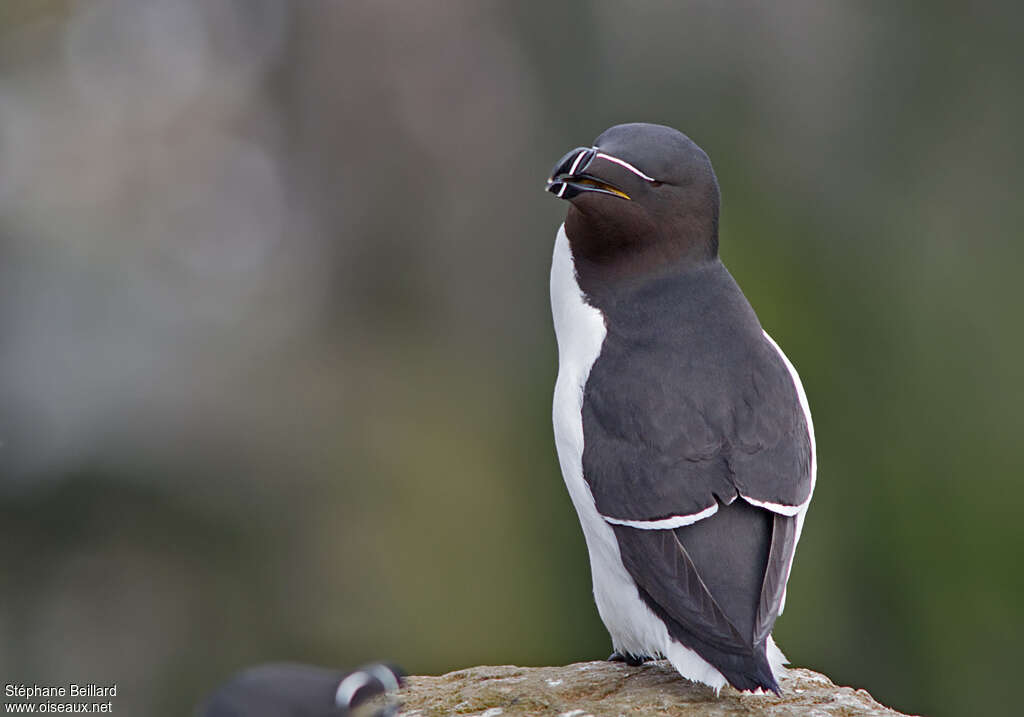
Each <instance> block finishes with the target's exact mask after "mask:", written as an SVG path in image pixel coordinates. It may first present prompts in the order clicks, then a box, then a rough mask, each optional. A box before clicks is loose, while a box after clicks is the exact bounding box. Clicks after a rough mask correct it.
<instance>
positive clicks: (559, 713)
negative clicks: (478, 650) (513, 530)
mask: <svg viewBox="0 0 1024 717" xmlns="http://www.w3.org/2000/svg"><path fill="white" fill-rule="evenodd" d="M780 684H781V686H782V697H776V696H775V695H772V694H767V695H765V694H750V693H744V692H738V691H736V690H734V689H732V688H730V687H726V688H725V689H723V690H722V692H721V694H720V695H717V696H716V695H715V692H714V690H712V689H710V688H708V687H705V686H703V685H698V684H694V683H692V682H689V681H687V680H684V679H682V678H681V677H680V676H679V674H678V673H677V672H676V671H675V670H673V669H672V667H671V665H669V664H668V663H667V662H649V663H647V664H645V665H641V666H640V667H629V666H628V665H625V664H622V663H619V662H581V663H576V664H572V665H565V666H564V667H515V666H511V665H503V666H497V667H471V668H468V669H464V670H457V671H455V672H449V673H448V674H446V675H440V676H437V677H425V676H414V677H410V678H408V681H407V684H406V686H405V688H404V689H403V690H402V691H401V692H400V693H399V695H398V699H399V700H400V702H401V712H400V716H401V717H440V716H442V715H460V716H462V717H470V716H472V717H515V716H516V715H552V716H553V717H587V716H588V715H589V716H591V717H606V716H609V717H618V716H619V715H633V714H639V715H644V714H649V715H673V716H675V715H679V716H689V715H693V716H696V715H700V716H701V717H715V716H717V715H740V714H746V715H771V717H787V716H789V715H793V716H796V715H803V716H807V717H810V716H812V715H813V716H814V717H826V716H832V715H835V716H837V717H838V716H841V717H850V716H852V715H869V716H871V715H878V716H880V717H881V716H884V717H900V713H899V712H896V711H894V710H891V709H889V708H888V707H885V706H883V705H880V704H879V703H877V702H875V700H874V699H872V697H871V695H869V694H868V693H867V692H866V691H865V690H855V689H853V688H851V687H837V686H836V685H834V684H833V683H832V681H831V680H829V679H828V678H827V677H825V676H824V675H821V674H818V673H817V672H813V671H811V670H805V669H791V670H787V671H786V673H785V674H784V675H783V677H782V680H781V681H780Z"/></svg>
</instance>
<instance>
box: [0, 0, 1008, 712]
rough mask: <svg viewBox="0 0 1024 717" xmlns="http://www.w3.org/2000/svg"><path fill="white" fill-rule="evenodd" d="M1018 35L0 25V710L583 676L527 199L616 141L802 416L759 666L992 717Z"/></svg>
mask: <svg viewBox="0 0 1024 717" xmlns="http://www.w3.org/2000/svg"><path fill="white" fill-rule="evenodd" d="M1021 8H1022V6H1021V5H1019V4H1015V3H1005V4H1004V5H1002V6H1001V5H999V4H997V3H979V4H970V5H968V4H966V3H818V2H812V1H810V0H806V1H804V2H782V3H753V2H743V3H716V2H695V3H669V2H664V3H655V2H643V3H635V4H631V5H628V6H627V5H625V4H623V3H615V2H571V1H568V0H567V1H563V2H559V3H540V2H529V3H528V2H523V3H498V2H476V1H470V0H466V1H463V2H452V1H446V2H433V3H403V2H397V1H376V2H370V1H367V2H344V3H342V2H296V3H288V4H286V3H280V2H277V1H276V0H261V1H259V2H256V1H250V0H245V1H243V0H235V1H229V0H214V1H213V2H204V1H203V0H187V1H186V0H181V1H179V2H158V1H155V0H97V1H95V2H80V3H74V2H44V1H42V0H6V2H4V3H3V4H2V5H0V544H2V546H3V560H2V561H0V680H2V681H4V682H29V683H32V682H37V683H51V682H60V681H64V680H74V681H78V682H85V681H97V682H101V683H109V682H112V681H116V682H117V683H118V685H119V692H118V697H117V698H116V703H115V711H116V712H118V713H120V714H132V715H167V716H168V717H170V716H171V715H182V714H186V713H187V712H188V710H189V709H190V706H191V705H192V704H193V703H194V702H195V701H196V699H197V698H198V697H199V696H200V695H201V694H202V693H203V692H204V691H205V690H207V689H209V688H210V687H211V686H213V685H214V684H215V683H216V682H218V681H219V680H221V679H223V678H224V677H225V676H226V675H228V674H229V673H230V672H232V671H233V670H235V669H238V668H240V667H242V666H244V665H246V664H249V663H253V662H258V661H265V660H271V659H274V660H284V659H287V660H300V661H306V662H318V663H322V664H331V665H351V664H355V663H360V662H363V661H366V660H369V659H372V658H378V657H388V658H391V659H394V660H396V661H398V662H400V663H401V664H403V665H405V666H406V667H407V668H408V669H409V670H410V671H412V672H418V673H439V672H442V671H447V670H450V669H454V668H458V667H464V666H469V665H473V664H478V663H516V664H525V665H537V664H553V663H564V662H568V661H572V660H585V659H594V658H603V657H605V656H606V655H607V654H608V652H609V649H610V646H609V643H608V638H607V635H606V633H605V631H604V629H603V627H602V625H601V623H600V621H599V619H598V616H597V614H596V610H595V608H594V607H593V603H592V599H591V596H590V576H589V568H588V565H587V558H586V552H585V548H584V544H583V539H582V535H581V533H580V529H579V526H578V523H577V520H576V517H575V514H574V512H573V509H572V506H571V504H570V502H569V499H568V496H567V494H566V492H565V489H564V487H563V485H562V480H561V477H560V474H559V471H558V467H557V463H556V460H555V454H554V448H553V442H552V437H551V430H550V418H549V416H550V396H551V389H552V384H553V381H554V377H555V370H556V368H555V362H556V355H555V345H554V338H553V334H552V329H551V325H550V317H549V309H548V297H547V272H548V265H549V261H550V255H551V249H552V244H553V240H554V234H555V229H556V227H557V225H558V223H559V222H560V221H561V218H562V216H563V214H564V211H565V205H564V204H562V203H560V202H557V201H556V200H554V199H553V198H551V197H550V196H548V195H546V194H544V192H543V191H542V190H543V180H544V178H545V177H546V175H547V172H548V170H549V169H550V167H551V165H552V164H553V162H554V161H555V160H556V159H557V158H558V157H560V156H561V155H562V154H563V153H564V152H565V151H567V150H568V149H570V148H572V147H575V146H578V145H580V144H587V143H589V142H590V141H591V140H592V139H593V138H594V137H595V136H596V135H597V134H598V133H600V132H601V131H602V130H603V129H605V128H606V127H607V126H609V125H611V124H615V123H618V122H625V121H638V120H642V121H652V122H661V123H665V124H669V125H672V126H675V127H678V128H679V129H681V130H683V131H685V132H686V133H688V134H689V135H690V136H691V137H693V138H694V139H695V140H696V141H697V142H698V143H699V144H701V145H702V146H703V147H704V149H705V150H707V152H708V153H709V155H710V156H711V158H712V160H713V162H714V164H715V167H716V169H717V172H718V176H719V180H720V182H721V186H722V193H723V200H724V203H723V216H722V237H721V246H722V254H723V257H724V260H725V262H726V263H727V265H728V266H729V267H730V269H731V270H732V272H733V274H734V275H735V276H736V278H737V279H738V281H739V282H740V284H741V286H742V287H743V288H744V290H745V292H746V294H747V296H748V297H749V299H750V300H751V302H752V303H753V305H754V307H755V308H756V309H757V311H758V313H759V315H760V317H761V320H762V323H763V324H764V325H765V327H766V328H767V329H768V330H769V331H770V332H771V333H772V334H773V336H774V337H775V338H776V339H777V340H778V341H779V343H780V344H781V345H782V346H783V347H784V348H785V350H786V352H787V353H788V355H789V356H790V358H791V359H792V360H793V361H794V363H795V364H796V365H797V367H798V368H799V370H800V372H801V375H802V377H803V381H804V384H805V386H806V388H807V392H808V394H809V397H810V402H811V406H812V409H813V411H814V418H815V424H816V428H817V435H818V446H819V451H820V467H821V468H820V474H819V481H818V488H817V493H816V496H815V501H814V504H813V506H812V510H811V512H810V514H809V518H808V521H807V525H806V530H805V532H804V539H803V541H802V543H801V546H800V550H799V551H798V554H797V561H796V566H795V569H794V572H793V577H792V580H791V583H790V589H789V600H788V610H787V612H786V614H785V615H784V616H783V617H782V618H781V620H780V621H779V623H778V626H777V629H776V637H777V639H778V641H779V643H780V645H781V646H782V647H783V649H784V650H785V651H786V652H787V653H788V655H789V656H790V658H791V659H792V660H793V662H794V663H795V664H797V665H804V666H808V667H812V668H814V669H816V670H820V671H823V672H825V673H827V674H828V675H830V676H831V677H832V678H833V679H834V680H835V681H837V682H840V683H842V684H852V685H855V686H858V687H864V688H866V689H868V690H869V691H870V692H871V693H872V694H873V695H875V696H876V697H877V698H878V699H880V700H882V701H884V702H886V703H888V704H890V705H892V706H894V707H896V708H899V709H901V710H904V711H908V712H913V713H925V714H929V715H935V716H938V717H943V716H946V715H961V714H987V715H1010V714H1012V713H1014V709H1013V707H1012V705H1013V703H1014V700H1015V699H1017V698H1015V697H1014V694H1015V692H1016V689H1015V688H1016V687H1017V684H1016V680H1017V673H1018V672H1019V666H1020V664H1021V656H1020V644H1021V643H1022V641H1024V618H1022V608H1024V577H1022V575H1024V572H1022V570H1021V567H1020V565H1019V563H1020V560H1021V557H1022V550H1024V527H1022V523H1024V521H1022V519H1021V509H1022V507H1024V484H1022V481H1021V479H1022V476H1024V441H1022V440H1021V438H1020V435H1019V434H1020V431H1021V421H1020V418H1019V416H1020V409H1019V403H1020V400H1021V397H1022V395H1024V392H1022V388H1024V368H1022V365H1024V362H1022V360H1021V355H1022V352H1024V332H1022V316H1024V312H1022V301H1021V292H1020V286H1021V283H1020V281H1021V280H1020V277H1019V274H1020V272H1021V269H1022V265H1024V263H1022V259H1024V254H1022V251H1021V238H1022V237H1021V230H1020V227H1021V226H1022V223H1024V209H1022V207H1024V203H1022V202H1021V200H1020V198H1019V194H1020V190H1021V187H1022V186H1024V162H1022V161H1021V157H1022V154H1024V133H1022V132H1021V127H1022V126H1024V112H1022V109H1024V92H1021V74H1022V71H1024V51H1022V49H1021V42H1020V27H1021V25H1022V21H1024V10H1022V9H1021Z"/></svg>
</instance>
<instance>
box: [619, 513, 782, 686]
mask: <svg viewBox="0 0 1024 717" xmlns="http://www.w3.org/2000/svg"><path fill="white" fill-rule="evenodd" d="M613 527H614V529H615V537H616V538H617V539H618V543H619V550H620V553H621V555H622V562H623V564H624V565H625V567H626V570H627V571H628V572H629V574H630V575H631V576H632V578H633V580H634V581H635V582H636V584H637V587H638V589H639V592H640V597H641V598H642V599H643V600H644V602H645V603H646V604H647V606H648V607H650V608H651V610H653V611H654V612H655V613H656V614H657V615H658V616H659V617H660V618H661V619H662V620H663V621H664V622H665V624H666V626H667V627H668V631H669V634H670V635H671V636H672V637H674V638H675V639H676V640H678V641H679V642H681V643H682V644H684V645H686V646H687V647H689V648H691V649H692V650H694V651H696V652H697V654H699V655H700V656H701V657H703V658H704V659H705V660H707V661H708V662H709V663H710V664H711V665H713V666H714V667H716V668H717V669H718V670H719V671H720V672H721V673H722V674H723V675H724V676H725V678H726V679H727V680H728V681H729V683H730V684H731V685H733V686H734V687H736V688H737V689H741V690H743V689H745V690H752V689H756V688H758V687H761V688H763V689H766V690H773V691H775V692H778V684H777V683H776V682H775V678H774V677H773V675H772V671H771V667H770V666H769V664H768V660H767V655H766V641H767V638H768V635H769V634H770V633H771V629H772V627H773V625H774V624H775V618H776V617H777V616H778V608H779V603H780V602H781V599H782V589H783V588H784V587H785V583H786V577H787V575H788V573H789V566H790V564H791V563H792V559H793V550H794V548H795V537H796V518H793V517H787V516H783V515H778V514H773V513H770V512H769V511H767V510H764V509H761V508H756V507H753V506H750V505H748V504H747V503H745V502H743V501H741V500H737V501H735V502H734V503H733V504H732V505H729V506H724V507H722V508H720V509H719V510H718V512H717V513H715V515H713V516H712V517H710V518H705V519H704V520H701V521H698V522H696V523H694V524H692V525H688V526H684V527H680V528H675V529H673V530H644V529H639V528H631V527H627V526H619V525H616V526H613Z"/></svg>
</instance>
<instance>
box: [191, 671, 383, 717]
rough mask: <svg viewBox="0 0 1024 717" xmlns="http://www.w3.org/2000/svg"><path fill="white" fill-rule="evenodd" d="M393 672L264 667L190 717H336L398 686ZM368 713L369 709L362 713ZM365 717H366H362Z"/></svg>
mask: <svg viewBox="0 0 1024 717" xmlns="http://www.w3.org/2000/svg"><path fill="white" fill-rule="evenodd" d="M402 676H403V673H402V671H401V670H400V669H398V668H397V667H394V666H391V665H385V664H381V663H374V664H371V665H366V666H365V667H360V668H359V669H357V670H352V671H350V672H346V671H342V670H332V669H328V668H325V667H315V666H313V665H300V664H294V663H279V664H266V665H259V666H257V667H250V668H248V669H246V670H243V671H242V672H240V673H238V674H237V675H235V676H234V677H232V678H231V679H229V680H228V681H227V682H225V683H224V684H222V685H220V686H219V687H218V688H217V689H216V690H214V691H213V692H212V693H211V694H210V696H209V697H207V698H206V699H205V700H204V701H203V703H202V704H201V705H200V706H199V707H198V708H197V709H196V712H195V715H196V717H264V716H265V717H286V716H288V717H342V716H343V715H350V716H351V715H353V714H356V713H357V712H359V713H360V714H364V713H365V710H359V709H358V708H359V707H360V706H361V705H363V704H364V703H366V701H367V700H369V699H370V698H371V697H374V696H376V695H379V694H381V693H384V692H388V691H391V690H397V689H398V688H399V687H400V686H401V681H402ZM368 709H369V708H368ZM397 712H398V708H397V706H396V705H395V704H394V703H389V704H385V705H382V706H380V709H376V710H372V714H373V715H374V717H390V716H393V715H395V714H397ZM365 717H369V715H365Z"/></svg>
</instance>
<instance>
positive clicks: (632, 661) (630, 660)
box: [608, 651, 652, 667]
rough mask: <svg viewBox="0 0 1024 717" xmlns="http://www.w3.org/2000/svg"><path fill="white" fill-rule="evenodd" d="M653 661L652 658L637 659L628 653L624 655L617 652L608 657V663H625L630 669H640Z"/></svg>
mask: <svg viewBox="0 0 1024 717" xmlns="http://www.w3.org/2000/svg"><path fill="white" fill-rule="evenodd" d="M651 659H652V658H650V657H637V656H636V655H630V654H629V653H628V652H627V653H626V654H622V653H621V652H618V651H615V652H613V653H612V654H611V655H609V656H608V662H625V663H626V664H627V665H629V666H630V667H639V666H640V665H642V664H644V663H645V662H648V661H649V660H651Z"/></svg>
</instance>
